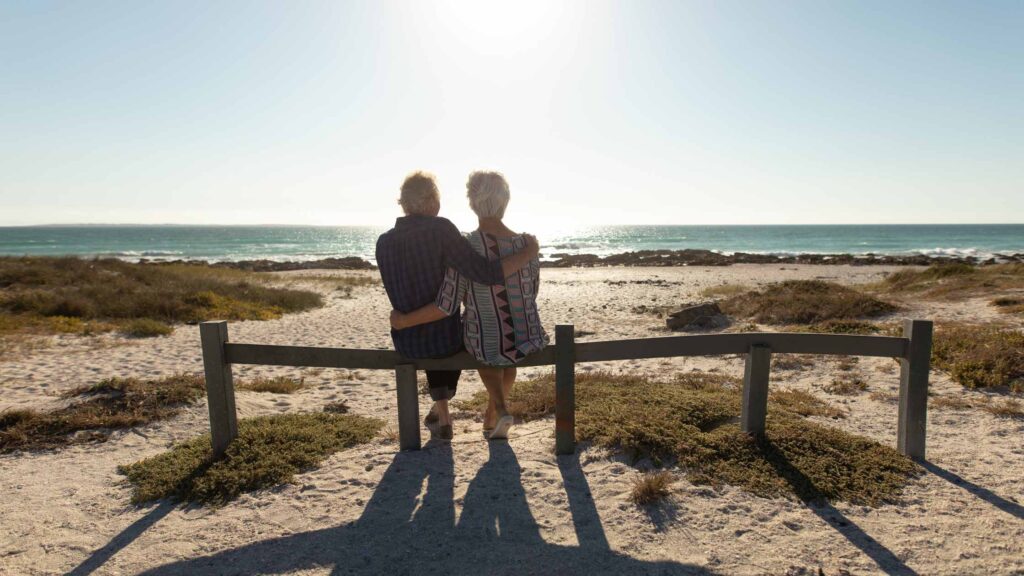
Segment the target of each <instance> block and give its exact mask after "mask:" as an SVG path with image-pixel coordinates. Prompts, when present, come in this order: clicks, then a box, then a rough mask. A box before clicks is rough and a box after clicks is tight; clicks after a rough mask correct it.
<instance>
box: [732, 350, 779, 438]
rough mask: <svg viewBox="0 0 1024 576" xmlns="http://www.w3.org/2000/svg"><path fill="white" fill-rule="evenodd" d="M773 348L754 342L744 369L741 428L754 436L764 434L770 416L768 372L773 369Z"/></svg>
mask: <svg viewBox="0 0 1024 576" xmlns="http://www.w3.org/2000/svg"><path fill="white" fill-rule="evenodd" d="M771 364H772V349H771V348H769V347H768V346H762V345H760V344H754V345H753V346H751V347H750V352H748V353H747V361H746V364H745V366H744V369H743V407H742V408H741V410H740V430H742V431H743V432H746V433H747V434H750V435H753V436H760V435H762V434H764V428H765V420H766V418H767V417H768V374H769V372H770V371H771Z"/></svg>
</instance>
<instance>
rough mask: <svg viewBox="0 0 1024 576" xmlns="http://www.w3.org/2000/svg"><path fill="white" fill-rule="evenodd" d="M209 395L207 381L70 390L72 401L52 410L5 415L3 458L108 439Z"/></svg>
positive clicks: (123, 382)
mask: <svg viewBox="0 0 1024 576" xmlns="http://www.w3.org/2000/svg"><path fill="white" fill-rule="evenodd" d="M204 393H205V388H204V384H203V378H202V377H201V376H196V375H192V374H179V375H175V376H169V377H166V378H160V379H156V380H142V379H139V378H108V379H107V380H103V381H101V382H99V383H97V384H93V385H90V386H81V387H78V388H75V389H73V390H69V391H67V392H65V393H64V394H63V395H62V396H63V397H64V398H68V399H72V400H73V402H72V403H71V404H70V405H68V406H67V407H64V408H60V409H57V410H52V411H46V412H43V411H37V410H9V411H4V412H0V454H3V453H8V452H13V451H16V450H46V449H55V448H61V447H64V446H67V445H71V444H81V443H86V442H97V441H104V440H107V439H108V438H109V436H110V433H111V432H112V431H114V430H120V429H125V428H131V427H133V426H141V425H144V424H148V423H150V422H155V421H158V420H163V419H166V418H170V417H172V416H174V415H176V414H178V412H180V411H181V408H182V407H183V406H185V405H187V404H190V403H192V402H194V401H196V400H197V399H199V398H200V397H202V396H203V394H204Z"/></svg>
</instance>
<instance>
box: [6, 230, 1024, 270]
mask: <svg viewBox="0 0 1024 576" xmlns="http://www.w3.org/2000/svg"><path fill="white" fill-rule="evenodd" d="M383 230H384V228H383V227H369V226H177V225H160V226H135V225H124V226H99V225H97V226H91V225H90V226H25V227H0V254H2V255H48V256H54V255H75V256H111V257H116V258H124V259H129V260H137V259H140V258H147V259H151V260H174V259H187V260H208V261H224V260H253V259H268V260H278V261H285V260H296V261H301V260H315V259H319V258H327V257H341V256H359V257H362V258H366V259H368V260H371V261H372V260H373V252H374V244H375V242H376V239H377V236H378V235H379V234H380V233H381V232H382V231H383ZM537 235H538V237H539V239H540V241H541V252H542V255H543V256H544V257H545V258H551V257H552V256H553V255H555V254H598V255H602V256H603V255H608V254H616V253H621V252H630V251H636V250H656V249H670V250H679V249H684V248H698V249H707V250H713V251H717V252H722V253H726V254H728V253H732V252H751V253H759V254H780V255H791V254H808V253H811V254H866V253H874V254H897V255H904V254H925V255H929V256H974V257H979V258H988V257H990V256H999V255H1008V254H1016V253H1024V224H943V225H932V224H921V225H821V226H819V225H807V226H788V225H786V226H590V227H581V228H578V229H575V230H565V231H560V232H550V233H544V232H542V231H538V233H537Z"/></svg>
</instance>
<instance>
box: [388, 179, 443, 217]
mask: <svg viewBox="0 0 1024 576" xmlns="http://www.w3.org/2000/svg"><path fill="white" fill-rule="evenodd" d="M432 202H438V203H440V202H441V193H440V192H438V190H437V182H435V181H434V175H433V174H431V173H429V172H423V171H419V172H413V173H412V174H409V175H408V176H406V177H405V182H402V195H401V196H399V197H398V203H399V204H401V205H402V210H404V211H405V213H406V214H426V213H427V212H429V211H430V208H431V203H432Z"/></svg>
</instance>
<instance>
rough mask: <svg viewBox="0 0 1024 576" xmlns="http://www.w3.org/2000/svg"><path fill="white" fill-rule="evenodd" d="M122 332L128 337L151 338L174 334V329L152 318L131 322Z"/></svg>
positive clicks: (137, 319)
mask: <svg viewBox="0 0 1024 576" xmlns="http://www.w3.org/2000/svg"><path fill="white" fill-rule="evenodd" d="M121 331H122V332H124V334H125V335H126V336H131V337H132V338H151V337H154V336H167V335H168V334H170V333H171V332H174V328H171V327H170V326H168V325H167V324H166V323H164V322H161V321H159V320H153V319H152V318H136V319H134V320H129V321H128V322H127V323H126V324H125V325H124V328H122V329H121Z"/></svg>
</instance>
